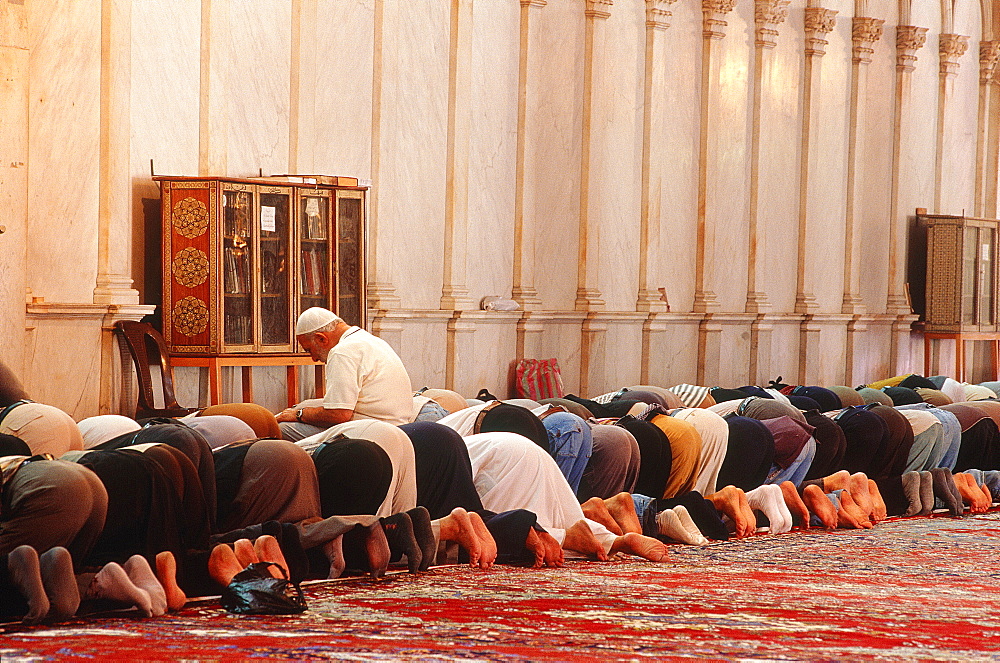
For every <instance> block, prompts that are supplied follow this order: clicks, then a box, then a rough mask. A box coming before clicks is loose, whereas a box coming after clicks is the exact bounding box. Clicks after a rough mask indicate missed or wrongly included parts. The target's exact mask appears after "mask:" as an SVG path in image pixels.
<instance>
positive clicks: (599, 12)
mask: <svg viewBox="0 0 1000 663" xmlns="http://www.w3.org/2000/svg"><path fill="white" fill-rule="evenodd" d="M585 2H586V3H587V9H586V11H585V12H584V13H585V14H586V15H587V16H588V17H589V18H607V17H609V16H611V6H612V5H613V4H615V0H585Z"/></svg>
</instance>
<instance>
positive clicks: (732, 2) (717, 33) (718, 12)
mask: <svg viewBox="0 0 1000 663" xmlns="http://www.w3.org/2000/svg"><path fill="white" fill-rule="evenodd" d="M735 6H736V0H701V16H702V35H703V36H704V37H706V38H708V39H722V38H723V37H725V36H726V31H725V27H726V26H727V25H728V23H726V21H725V19H724V17H725V15H726V14H728V13H729V12H731V11H733V7H735Z"/></svg>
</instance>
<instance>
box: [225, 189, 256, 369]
mask: <svg viewBox="0 0 1000 663" xmlns="http://www.w3.org/2000/svg"><path fill="white" fill-rule="evenodd" d="M228 186H232V187H233V188H226V189H224V190H223V206H222V226H223V228H222V233H223V234H222V291H223V303H222V316H223V324H222V327H223V342H224V344H225V345H226V346H227V347H229V348H230V349H231V348H233V346H236V347H239V346H243V347H245V348H246V349H248V350H249V349H252V346H253V337H254V327H253V288H252V286H253V279H252V271H253V268H252V265H253V263H254V261H253V236H252V234H251V232H252V221H253V202H252V196H253V194H252V192H251V189H252V187H249V186H240V185H227V187H228Z"/></svg>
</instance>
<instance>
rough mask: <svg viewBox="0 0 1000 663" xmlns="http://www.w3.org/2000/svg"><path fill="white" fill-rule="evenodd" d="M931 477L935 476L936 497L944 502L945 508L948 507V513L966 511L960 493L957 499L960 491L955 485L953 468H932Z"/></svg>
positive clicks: (958, 513)
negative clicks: (952, 473)
mask: <svg viewBox="0 0 1000 663" xmlns="http://www.w3.org/2000/svg"><path fill="white" fill-rule="evenodd" d="M931 477H933V484H932V485H933V486H934V497H935V498H937V499H939V500H941V501H942V502H943V503H944V508H946V509H948V513H950V514H951V515H953V516H960V515H962V513H963V512H964V511H965V505H964V504H962V497H961V494H960V493H959V495H958V498H957V499H956V497H955V494H956V493H958V486H956V485H955V479H953V478H952V476H951V470H949V469H948V468H947V467H935V468H934V469H933V470H931Z"/></svg>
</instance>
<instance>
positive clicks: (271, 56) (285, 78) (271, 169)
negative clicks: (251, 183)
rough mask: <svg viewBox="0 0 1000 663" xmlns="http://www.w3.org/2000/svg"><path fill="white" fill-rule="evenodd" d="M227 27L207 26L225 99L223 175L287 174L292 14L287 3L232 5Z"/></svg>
mask: <svg viewBox="0 0 1000 663" xmlns="http://www.w3.org/2000/svg"><path fill="white" fill-rule="evenodd" d="M227 20H228V25H225V26H213V30H212V34H213V40H215V39H219V40H224V43H222V44H218V46H220V48H219V49H218V50H217V51H216V50H213V54H214V53H218V55H219V60H220V61H219V62H215V63H213V64H212V66H213V68H217V71H218V73H219V74H220V75H221V77H222V80H223V81H224V83H223V89H222V90H213V91H212V92H211V93H210V94H224V95H226V104H227V113H228V123H227V124H228V131H227V135H226V138H227V143H226V163H227V169H228V171H229V172H227V173H225V174H226V175H232V176H237V177H238V176H246V175H257V174H258V173H260V172H261V171H263V173H264V174H265V175H269V174H272V173H286V172H288V122H289V103H290V96H289V95H290V91H289V90H290V88H289V85H290V84H289V72H290V69H291V60H290V58H291V24H292V23H291V22H292V10H291V5H290V3H289V2H288V1H287V0H254V2H252V3H241V2H233V3H232V4H230V6H229V11H228V14H227Z"/></svg>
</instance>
